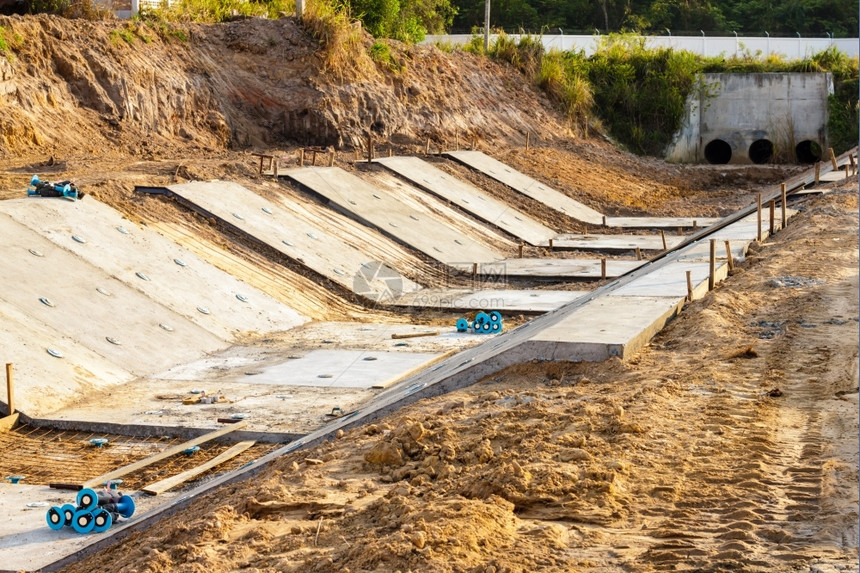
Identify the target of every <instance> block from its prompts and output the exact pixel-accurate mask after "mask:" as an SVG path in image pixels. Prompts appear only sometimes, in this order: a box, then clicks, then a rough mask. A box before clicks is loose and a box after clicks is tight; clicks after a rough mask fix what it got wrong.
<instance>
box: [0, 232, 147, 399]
mask: <svg viewBox="0 0 860 573" xmlns="http://www.w3.org/2000/svg"><path fill="white" fill-rule="evenodd" d="M8 250H9V249H8V248H7V251H8ZM5 288H6V285H4V290H5ZM36 301H37V304H38V298H36ZM0 321H2V324H3V328H0V347H2V348H3V361H4V362H7V363H12V364H13V366H14V370H13V372H14V384H15V409H16V410H21V411H23V412H27V413H28V414H30V415H31V416H44V415H47V414H50V413H52V412H54V411H55V410H56V409H57V408H59V407H61V406H62V405H63V404H67V403H69V402H71V401H73V400H75V399H77V398H79V397H80V396H81V395H83V394H84V393H85V392H90V393H94V392H100V391H101V390H102V389H104V388H107V387H109V386H112V385H114V384H122V383H124V382H128V381H130V380H132V379H133V378H134V376H133V375H132V374H131V373H130V372H128V371H127V370H125V369H123V368H122V367H121V366H119V365H117V364H114V363H113V362H111V361H110V360H107V359H106V358H104V357H103V356H100V355H99V354H97V353H96V352H93V351H92V350H90V349H89V348H87V347H85V346H83V345H81V344H80V343H78V342H77V341H76V340H75V339H74V338H72V337H71V336H69V335H67V334H65V333H63V332H60V331H58V330H55V329H53V328H51V327H50V326H47V325H46V324H43V323H41V322H39V321H38V320H35V319H34V318H33V317H32V316H30V315H28V314H25V313H24V312H22V311H20V310H19V309H17V308H16V307H15V306H13V305H11V304H9V303H7V302H6V301H5V300H3V301H2V302H0ZM48 349H51V350H54V351H58V352H59V353H60V354H61V355H62V357H61V358H57V357H54V356H52V355H50V354H48ZM2 395H3V401H4V403H5V400H6V394H5V388H4V391H3V394H2ZM3 413H4V414H5V413H6V411H5V409H4V411H3Z"/></svg>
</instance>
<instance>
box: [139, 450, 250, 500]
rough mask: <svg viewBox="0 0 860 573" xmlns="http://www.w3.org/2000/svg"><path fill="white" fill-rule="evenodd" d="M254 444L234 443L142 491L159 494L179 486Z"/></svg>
mask: <svg viewBox="0 0 860 573" xmlns="http://www.w3.org/2000/svg"><path fill="white" fill-rule="evenodd" d="M253 445H254V442H253V441H250V442H239V443H238V444H236V445H234V446H233V447H232V448H230V449H229V450H227V451H225V452H222V453H221V454H220V455H217V456H215V457H214V458H212V459H211V460H209V461H208V462H206V463H203V464H200V465H199V466H196V467H193V468H191V469H190V470H185V471H184V472H182V473H180V474H176V475H175V476H173V477H169V478H167V479H163V480H161V481H159V482H155V483H154V484H151V485H148V486H146V487H144V488H141V491H143V492H145V493H148V494H149V495H158V494H160V493H164V492H166V491H167V490H169V489H171V488H174V487H176V486H178V485H179V484H181V483H184V482H186V481H188V480H190V479H191V478H193V477H195V476H198V475H200V474H202V473H203V472H205V471H208V470H210V469H212V468H214V467H215V466H218V465H221V464H223V463H224V462H226V461H227V460H230V459H233V458H235V457H236V456H238V455H239V454H241V453H242V452H244V451H245V450H247V449H248V448H250V447H251V446H253Z"/></svg>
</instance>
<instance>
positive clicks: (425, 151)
mask: <svg viewBox="0 0 860 573" xmlns="http://www.w3.org/2000/svg"><path fill="white" fill-rule="evenodd" d="M424 155H430V138H429V137H428V138H427V147H425V148H424Z"/></svg>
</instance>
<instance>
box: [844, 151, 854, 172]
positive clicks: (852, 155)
mask: <svg viewBox="0 0 860 573" xmlns="http://www.w3.org/2000/svg"><path fill="white" fill-rule="evenodd" d="M848 164H849V165H851V173H852V174H854V173H857V164H856V163H854V154H853V153H849V154H848ZM846 172H847V170H846Z"/></svg>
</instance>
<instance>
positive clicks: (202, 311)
mask: <svg viewBox="0 0 860 573" xmlns="http://www.w3.org/2000/svg"><path fill="white" fill-rule="evenodd" d="M197 310H198V311H200V313H201V314H212V313H211V312H209V309H208V308H206V307H205V306H198V307H197Z"/></svg>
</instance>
